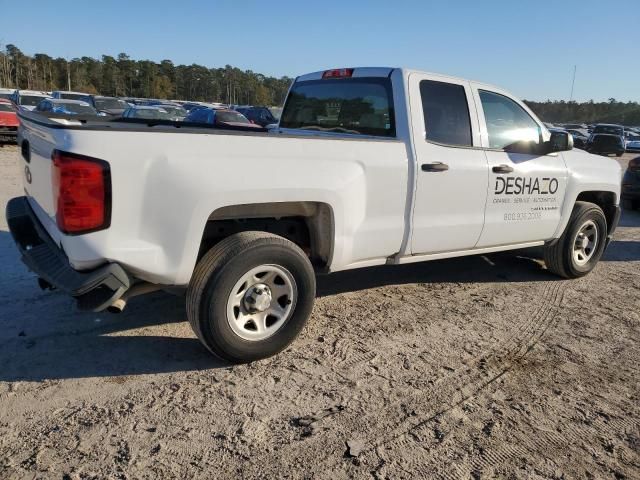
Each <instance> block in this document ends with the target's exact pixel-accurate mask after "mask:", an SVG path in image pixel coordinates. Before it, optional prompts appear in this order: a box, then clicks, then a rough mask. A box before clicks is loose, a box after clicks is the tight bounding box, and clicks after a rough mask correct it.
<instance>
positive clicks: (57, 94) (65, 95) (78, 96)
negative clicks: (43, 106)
mask: <svg viewBox="0 0 640 480" xmlns="http://www.w3.org/2000/svg"><path fill="white" fill-rule="evenodd" d="M90 95H91V94H90V93H84V92H71V91H64V90H55V91H53V92H51V97H53V98H59V99H61V100H84V99H85V98H86V97H88V96H90Z"/></svg>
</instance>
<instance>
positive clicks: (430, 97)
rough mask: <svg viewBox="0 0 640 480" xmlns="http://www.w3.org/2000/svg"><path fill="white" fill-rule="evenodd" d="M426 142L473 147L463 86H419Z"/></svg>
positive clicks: (432, 83)
mask: <svg viewBox="0 0 640 480" xmlns="http://www.w3.org/2000/svg"><path fill="white" fill-rule="evenodd" d="M420 97H421V98H422V113H423V114H424V125H425V130H426V139H427V140H429V141H432V142H436V143H444V144H446V145H454V146H460V147H470V146H472V144H473V140H472V135H471V121H470V119H469V105H468V103H467V95H466V94H465V91H464V87H463V86H462V85H455V84H453V83H445V82H436V81H433V80H423V81H421V82H420Z"/></svg>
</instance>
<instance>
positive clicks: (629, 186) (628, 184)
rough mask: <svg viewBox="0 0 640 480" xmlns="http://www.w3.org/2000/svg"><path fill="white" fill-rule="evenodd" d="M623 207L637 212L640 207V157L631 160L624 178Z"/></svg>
mask: <svg viewBox="0 0 640 480" xmlns="http://www.w3.org/2000/svg"><path fill="white" fill-rule="evenodd" d="M621 197H622V207H623V208H626V209H627V210H637V209H638V207H640V157H636V158H634V159H632V160H629V164H628V165H627V170H626V171H625V172H624V177H622V192H621Z"/></svg>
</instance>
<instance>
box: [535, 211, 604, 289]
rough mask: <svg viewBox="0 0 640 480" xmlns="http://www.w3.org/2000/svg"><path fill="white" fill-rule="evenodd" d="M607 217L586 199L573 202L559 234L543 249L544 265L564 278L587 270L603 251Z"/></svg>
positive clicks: (593, 264)
mask: <svg viewBox="0 0 640 480" xmlns="http://www.w3.org/2000/svg"><path fill="white" fill-rule="evenodd" d="M606 237H607V221H606V218H605V216H604V213H603V212H602V209H601V208H600V207H599V206H597V205H595V204H593V203H588V202H576V205H575V207H574V208H573V212H572V214H571V218H570V220H569V224H568V225H567V228H566V229H565V231H564V233H563V234H562V236H561V237H560V238H559V239H558V240H557V241H556V242H555V243H553V244H551V245H548V246H547V247H546V248H545V251H544V261H545V264H546V265H547V268H548V269H549V270H550V271H552V272H553V273H555V274H556V275H560V276H561V277H564V278H578V277H582V276H584V275H586V274H587V273H589V272H590V271H591V270H593V268H594V267H595V266H596V264H597V263H598V260H600V257H601V256H602V253H603V251H604V247H605V243H606Z"/></svg>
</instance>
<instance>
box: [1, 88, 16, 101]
mask: <svg viewBox="0 0 640 480" xmlns="http://www.w3.org/2000/svg"><path fill="white" fill-rule="evenodd" d="M15 91H16V89H15V88H0V99H4V100H11V98H12V97H13V92H15Z"/></svg>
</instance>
